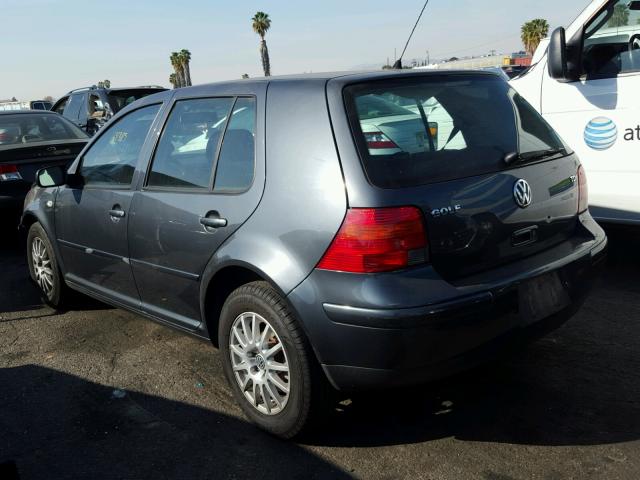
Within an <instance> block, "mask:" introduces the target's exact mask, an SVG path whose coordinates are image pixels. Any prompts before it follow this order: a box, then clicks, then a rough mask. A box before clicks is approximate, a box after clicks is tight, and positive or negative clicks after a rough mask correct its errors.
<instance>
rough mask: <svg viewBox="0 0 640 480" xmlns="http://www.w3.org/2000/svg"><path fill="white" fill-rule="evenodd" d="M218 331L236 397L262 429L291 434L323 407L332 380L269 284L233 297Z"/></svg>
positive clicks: (243, 289)
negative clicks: (325, 374)
mask: <svg viewBox="0 0 640 480" xmlns="http://www.w3.org/2000/svg"><path fill="white" fill-rule="evenodd" d="M218 335H219V337H218V339H219V345H220V351H221V355H222V364H223V367H224V373H225V376H226V377H227V380H228V382H229V385H230V386H231V389H232V391H233V395H234V397H235V399H236V401H237V402H238V403H239V404H240V407H241V408H242V410H243V412H244V413H245V415H246V416H247V417H248V418H249V419H250V420H252V421H253V422H254V423H255V424H257V425H258V426H259V427H261V428H263V429H264V430H266V431H268V432H270V433H272V434H274V435H277V436H279V437H282V438H291V437H293V436H295V435H297V434H298V433H300V432H301V431H302V430H303V429H304V428H305V427H306V426H308V425H309V423H310V420H311V418H312V417H316V416H317V415H319V414H321V413H322V412H323V411H324V408H323V407H324V405H325V404H326V402H325V399H326V398H327V396H326V394H323V392H325V393H326V391H327V388H328V383H327V381H326V379H325V378H324V374H323V373H322V372H321V371H320V368H319V366H318V365H317V364H316V363H315V359H314V357H313V353H312V351H311V349H310V347H309V345H308V342H307V340H306V338H305V336H304V334H303V332H302V330H301V328H300V326H299V325H298V323H297V320H296V318H295V316H294V315H293V313H292V312H291V310H290V308H289V307H288V305H287V303H286V302H285V301H284V299H283V298H282V297H281V296H280V295H279V294H278V292H276V291H275V290H274V289H273V288H272V287H271V286H270V285H269V284H268V283H266V282H252V283H248V284H246V285H243V286H241V287H239V288H237V289H236V290H234V291H233V292H232V293H231V294H230V295H229V297H228V298H227V300H226V301H225V303H224V306H223V307H222V312H221V314H220V322H219V329H218Z"/></svg>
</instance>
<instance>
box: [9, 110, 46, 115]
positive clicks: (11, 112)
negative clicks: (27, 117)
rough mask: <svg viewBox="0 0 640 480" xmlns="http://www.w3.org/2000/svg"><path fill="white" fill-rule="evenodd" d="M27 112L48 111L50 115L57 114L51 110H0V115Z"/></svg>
mask: <svg viewBox="0 0 640 480" xmlns="http://www.w3.org/2000/svg"><path fill="white" fill-rule="evenodd" d="M27 113H50V114H52V115H58V114H57V113H56V112H52V111H51V110H0V115H24V114H27Z"/></svg>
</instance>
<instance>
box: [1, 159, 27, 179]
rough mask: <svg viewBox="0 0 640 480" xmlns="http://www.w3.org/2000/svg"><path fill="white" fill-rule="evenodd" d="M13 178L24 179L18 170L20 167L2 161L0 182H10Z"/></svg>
mask: <svg viewBox="0 0 640 480" xmlns="http://www.w3.org/2000/svg"><path fill="white" fill-rule="evenodd" d="M11 180H22V175H20V172H18V167H17V166H15V165H10V164H6V163H0V182H10V181H11Z"/></svg>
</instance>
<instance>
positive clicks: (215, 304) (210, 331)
mask: <svg viewBox="0 0 640 480" xmlns="http://www.w3.org/2000/svg"><path fill="white" fill-rule="evenodd" d="M260 281H262V282H267V283H268V284H269V285H271V287H272V288H274V289H275V290H276V291H277V292H278V293H279V294H280V295H281V296H282V298H284V299H286V295H285V293H284V292H283V291H282V289H281V288H279V287H278V285H277V284H276V283H275V282H274V281H273V280H272V279H271V278H269V276H268V275H266V274H265V273H264V272H263V271H261V270H259V269H257V268H255V267H254V266H253V265H251V264H249V263H246V262H242V261H229V262H226V263H224V264H222V265H218V268H216V269H210V270H209V273H208V274H206V276H205V277H204V278H203V282H202V288H201V291H200V311H201V312H202V318H203V319H204V322H203V327H204V328H205V329H206V333H207V336H208V337H209V339H210V340H211V342H212V343H213V344H214V345H215V346H216V347H218V324H219V321H220V312H221V311H222V306H223V305H224V302H225V301H226V299H227V298H228V297H229V295H230V294H231V292H233V291H234V290H235V289H236V288H239V287H241V286H242V285H246V284H247V283H251V282H260Z"/></svg>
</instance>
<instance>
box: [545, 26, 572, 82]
mask: <svg viewBox="0 0 640 480" xmlns="http://www.w3.org/2000/svg"><path fill="white" fill-rule="evenodd" d="M547 66H548V68H549V76H550V77H551V78H555V79H556V80H559V81H561V82H562V81H565V82H566V81H567V80H568V79H567V42H566V40H565V34H564V28H562V27H558V28H556V29H555V30H554V31H553V33H552V34H551V40H550V41H549V48H548V49H547Z"/></svg>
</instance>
